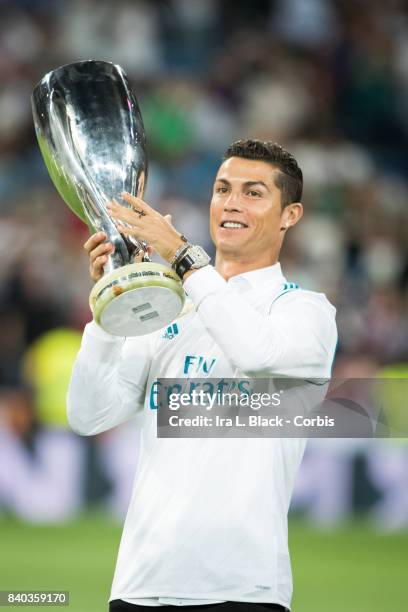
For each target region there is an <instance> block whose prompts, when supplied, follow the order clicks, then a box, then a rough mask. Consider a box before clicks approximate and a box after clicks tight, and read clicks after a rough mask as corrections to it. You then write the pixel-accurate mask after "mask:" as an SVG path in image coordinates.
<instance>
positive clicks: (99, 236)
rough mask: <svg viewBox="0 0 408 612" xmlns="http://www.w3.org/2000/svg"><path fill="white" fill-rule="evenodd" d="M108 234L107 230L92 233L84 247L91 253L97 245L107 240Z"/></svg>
mask: <svg viewBox="0 0 408 612" xmlns="http://www.w3.org/2000/svg"><path fill="white" fill-rule="evenodd" d="M106 238H107V236H106V234H105V232H97V233H96V234H92V236H90V238H88V240H87V241H86V242H85V244H84V249H85V251H86V252H87V253H88V254H89V253H90V252H91V251H92V250H93V249H94V248H95V247H97V246H98V245H99V244H101V243H102V242H104V241H105V240H106Z"/></svg>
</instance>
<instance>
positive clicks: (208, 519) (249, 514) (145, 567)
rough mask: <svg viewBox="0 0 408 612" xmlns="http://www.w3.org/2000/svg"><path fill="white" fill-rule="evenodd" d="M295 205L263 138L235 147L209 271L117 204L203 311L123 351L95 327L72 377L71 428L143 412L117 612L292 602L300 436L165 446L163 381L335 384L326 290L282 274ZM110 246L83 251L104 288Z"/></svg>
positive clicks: (98, 239)
mask: <svg viewBox="0 0 408 612" xmlns="http://www.w3.org/2000/svg"><path fill="white" fill-rule="evenodd" d="M301 195H302V173H301V170H300V169H299V167H298V165H297V162H296V160H295V159H294V157H293V156H292V155H290V154H289V153H288V152H287V151H285V150H284V149H282V148H281V147H280V146H278V145H276V144H272V143H269V142H266V143H264V142H260V141H257V140H246V141H238V142H236V143H234V144H232V145H231V146H230V147H229V148H228V150H227V152H226V155H225V158H224V161H223V163H222V164H221V166H220V168H219V170H218V173H217V176H216V179H215V183H214V191H213V195H212V200H211V206H210V231H211V237H212V239H213V241H214V244H215V247H216V259H215V267H213V266H211V265H210V263H209V257H208V256H207V254H206V253H205V251H203V249H202V248H201V247H200V246H197V245H190V244H189V243H188V242H186V239H185V238H184V237H182V236H181V235H180V233H179V232H178V231H177V230H176V229H175V228H174V227H173V226H172V225H171V223H170V221H169V219H168V218H166V217H163V216H162V215H160V214H159V213H158V212H157V211H155V210H153V209H152V208H151V207H150V206H149V205H148V204H146V203H145V202H143V201H142V200H140V199H138V198H134V197H132V196H130V195H129V194H123V195H122V197H123V198H124V199H125V200H126V201H127V202H129V203H130V204H131V205H132V209H129V208H127V207H123V206H121V205H119V204H118V203H117V202H113V203H112V205H111V207H110V213H111V216H112V218H113V219H114V220H115V221H116V223H117V225H118V227H119V229H120V231H121V232H122V233H123V234H127V235H134V236H137V237H138V238H141V239H144V240H146V241H147V242H148V243H149V244H150V245H151V246H153V247H154V248H155V249H156V251H157V252H158V253H159V254H160V255H161V256H162V257H163V258H164V259H166V260H167V261H168V262H169V263H171V265H172V266H173V268H174V269H175V270H176V272H177V273H178V274H179V276H180V277H181V278H182V280H183V283H184V288H185V291H186V293H187V294H188V296H189V297H190V299H191V300H192V303H193V305H194V308H193V309H192V310H190V312H189V313H188V314H185V315H184V316H182V317H180V318H179V319H178V320H177V321H175V322H174V324H173V326H172V333H171V334H168V333H166V331H165V330H161V331H159V332H156V333H153V334H149V335H147V336H142V337H138V338H133V339H126V340H125V339H118V338H117V337H113V336H110V335H109V334H107V333H105V332H104V331H103V330H102V329H100V328H99V327H98V326H97V325H96V323H95V322H92V323H90V324H89V325H87V326H86V328H85V332H84V337H83V341H82V347H81V350H80V352H79V355H78V358H77V361H76V364H75V366H74V370H73V375H72V381H71V386H70V392H69V397H68V417H69V420H70V423H71V426H72V428H73V429H74V430H75V431H77V432H78V433H80V434H82V435H93V434H96V433H99V432H102V431H105V430H107V429H109V428H111V427H114V426H115V425H117V424H119V423H122V422H124V421H126V420H129V419H132V418H134V417H135V416H136V414H138V413H140V416H141V437H142V451H141V456H140V459H139V468H138V475H137V478H136V480H135V485H134V490H133V494H132V499H131V503H130V507H129V511H128V515H127V518H126V523H125V526H124V531H123V536H122V540H121V545H120V549H119V554H118V560H117V566H116V572H115V576H114V581H113V586H112V592H111V598H110V610H111V611H112V612H114V611H132V610H139V609H143V608H148V607H152V606H165V607H168V608H171V607H172V608H173V609H174V606H188V609H189V610H190V609H197V610H200V609H201V610H213V609H214V610H215V609H217V610H219V612H235V611H237V612H255V611H256V612H261V611H264V610H285V609H288V608H289V607H290V601H291V595H292V577H291V569H290V560H289V552H288V543H287V512H288V507H289V503H290V497H291V494H292V489H293V485H294V481H295V477H296V473H297V470H298V468H299V465H300V462H301V459H302V455H303V452H304V448H305V440H304V439H298V438H296V439H288V438H286V439H280V438H263V439H259V438H258V439H256V438H253V439H251V438H242V439H239V438H229V439H213V438H195V439H165V438H160V439H158V438H157V435H156V420H157V408H158V405H157V384H158V382H157V379H158V378H183V377H184V378H193V377H196V378H205V377H208V376H210V377H212V378H217V379H219V378H223V377H224V378H235V377H248V376H254V377H273V376H285V377H290V376H292V377H298V378H308V379H309V378H328V377H330V373H331V366H332V361H333V356H334V351H335V346H336V341H337V331H336V324H335V309H334V307H333V306H332V305H331V304H330V303H329V302H328V300H327V299H326V298H325V296H324V295H323V294H321V293H315V292H312V291H307V290H303V289H300V288H299V287H298V286H297V285H296V284H295V283H288V282H287V280H286V279H285V277H284V276H283V274H282V271H281V268H280V264H279V263H278V258H279V252H280V249H281V246H282V243H283V240H284V236H285V233H286V231H287V230H288V229H289V228H290V227H292V226H294V225H295V224H296V223H297V222H298V221H299V220H300V218H301V216H302V212H303V208H302V204H301V203H300V199H301ZM121 222H126V223H127V225H126V226H125V225H122V223H121ZM105 240H106V236H105V235H104V234H103V233H99V234H95V235H94V236H92V237H91V238H90V239H89V240H88V241H87V243H86V244H85V249H86V250H87V252H88V253H89V256H90V262H91V263H90V267H91V276H92V278H93V279H94V280H95V281H96V280H98V279H99V278H100V277H101V275H102V273H103V266H104V264H105V263H106V260H107V255H108V254H109V253H110V252H111V251H112V248H113V247H112V245H110V244H109V243H106V242H105ZM203 606H204V608H203Z"/></svg>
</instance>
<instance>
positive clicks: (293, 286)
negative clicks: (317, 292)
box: [283, 283, 299, 291]
mask: <svg viewBox="0 0 408 612" xmlns="http://www.w3.org/2000/svg"><path fill="white" fill-rule="evenodd" d="M291 289H299V285H298V284H297V283H285V284H284V285H283V291H290V290H291Z"/></svg>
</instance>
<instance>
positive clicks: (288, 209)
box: [281, 202, 303, 231]
mask: <svg viewBox="0 0 408 612" xmlns="http://www.w3.org/2000/svg"><path fill="white" fill-rule="evenodd" d="M302 216H303V206H302V204H301V203H300V202H293V204H288V205H287V206H285V208H284V209H283V211H282V215H281V222H282V223H281V231H286V230H288V229H289V228H290V227H292V225H296V223H297V222H298V221H300V219H301V218H302Z"/></svg>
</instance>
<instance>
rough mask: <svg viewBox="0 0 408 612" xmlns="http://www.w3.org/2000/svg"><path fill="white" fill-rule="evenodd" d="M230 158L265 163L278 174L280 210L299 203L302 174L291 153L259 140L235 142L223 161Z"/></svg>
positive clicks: (274, 144)
mask: <svg viewBox="0 0 408 612" xmlns="http://www.w3.org/2000/svg"><path fill="white" fill-rule="evenodd" d="M230 157H243V158H244V159H255V160H259V161H264V162H267V163H268V164H271V166H274V167H275V168H276V169H277V170H279V172H278V173H277V176H276V177H275V185H276V187H277V188H278V189H280V191H281V194H282V195H281V202H282V208H284V207H285V206H287V205H288V204H292V202H300V200H301V197H302V189H303V174H302V171H301V169H300V168H299V166H298V163H297V161H296V159H295V158H294V157H293V155H292V154H291V153H289V152H288V151H286V150H285V149H284V148H283V147H281V146H280V145H278V144H276V142H268V141H267V142H262V141H261V140H250V139H247V140H237V141H236V142H233V143H232V144H231V145H230V146H229V147H228V149H227V150H226V151H225V153H224V160H226V159H229V158H230Z"/></svg>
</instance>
